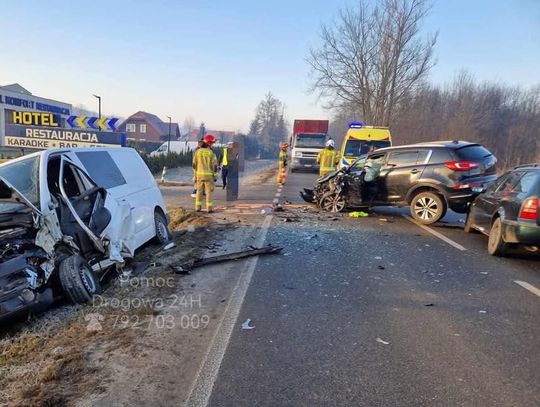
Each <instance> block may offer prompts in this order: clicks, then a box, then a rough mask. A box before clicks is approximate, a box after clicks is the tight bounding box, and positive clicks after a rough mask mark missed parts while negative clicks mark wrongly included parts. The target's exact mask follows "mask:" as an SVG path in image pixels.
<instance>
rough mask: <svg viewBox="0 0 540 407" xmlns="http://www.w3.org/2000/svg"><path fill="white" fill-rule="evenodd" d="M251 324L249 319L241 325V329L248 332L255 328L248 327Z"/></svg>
mask: <svg viewBox="0 0 540 407" xmlns="http://www.w3.org/2000/svg"><path fill="white" fill-rule="evenodd" d="M250 324H251V319H249V318H248V319H246V320H245V321H244V322H243V323H242V329H243V330H244V331H249V330H251V329H253V328H255V327H254V326H253V325H250Z"/></svg>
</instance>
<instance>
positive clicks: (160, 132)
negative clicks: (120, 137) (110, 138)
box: [118, 111, 180, 141]
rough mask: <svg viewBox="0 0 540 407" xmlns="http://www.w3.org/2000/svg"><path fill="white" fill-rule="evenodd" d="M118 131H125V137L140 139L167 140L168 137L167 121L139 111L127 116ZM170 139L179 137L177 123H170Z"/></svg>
mask: <svg viewBox="0 0 540 407" xmlns="http://www.w3.org/2000/svg"><path fill="white" fill-rule="evenodd" d="M118 131H121V132H123V133H126V137H127V138H128V139H132V140H140V141H167V140H168V138H169V122H168V121H166V122H164V121H162V120H161V119H160V118H159V117H157V116H156V115H155V114H152V113H148V112H143V111H139V112H137V113H135V114H132V115H131V116H129V117H128V118H127V119H126V120H125V121H124V122H123V123H122V124H121V125H120V126H119V127H118ZM170 134H171V140H178V139H179V138H180V127H179V126H178V123H171V130H170Z"/></svg>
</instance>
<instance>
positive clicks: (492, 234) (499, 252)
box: [488, 218, 508, 256]
mask: <svg viewBox="0 0 540 407" xmlns="http://www.w3.org/2000/svg"><path fill="white" fill-rule="evenodd" d="M507 248H508V244H507V243H505V241H504V240H503V228H502V222H501V218H497V219H495V220H494V221H493V224H492V225H491V230H490V231H489V240H488V253H489V254H491V255H492V256H504V255H505V254H506V249H507Z"/></svg>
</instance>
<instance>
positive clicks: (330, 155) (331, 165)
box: [317, 148, 339, 173]
mask: <svg viewBox="0 0 540 407" xmlns="http://www.w3.org/2000/svg"><path fill="white" fill-rule="evenodd" d="M317 162H318V163H319V165H320V172H321V173H323V172H324V173H328V172H332V171H335V170H336V166H337V165H338V164H339V154H338V152H337V151H336V150H330V149H329V148H325V149H323V150H321V151H320V152H319V154H318V155H317Z"/></svg>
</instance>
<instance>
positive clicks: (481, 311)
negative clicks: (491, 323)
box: [478, 309, 487, 314]
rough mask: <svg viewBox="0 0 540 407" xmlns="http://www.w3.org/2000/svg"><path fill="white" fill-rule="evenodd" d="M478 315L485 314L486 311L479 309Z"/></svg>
mask: <svg viewBox="0 0 540 407" xmlns="http://www.w3.org/2000/svg"><path fill="white" fill-rule="evenodd" d="M478 312H479V313H480V314H487V311H485V310H483V309H481V310H480V311H478Z"/></svg>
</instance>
